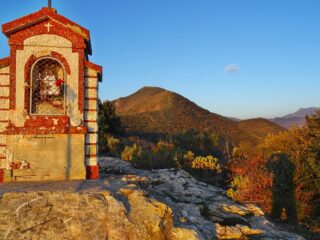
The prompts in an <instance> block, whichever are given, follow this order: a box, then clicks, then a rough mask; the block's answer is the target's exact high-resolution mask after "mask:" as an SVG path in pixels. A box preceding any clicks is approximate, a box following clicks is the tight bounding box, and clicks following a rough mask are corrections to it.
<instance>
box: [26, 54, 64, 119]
mask: <svg viewBox="0 0 320 240" xmlns="http://www.w3.org/2000/svg"><path fill="white" fill-rule="evenodd" d="M31 74H32V76H31V77H32V79H31V99H30V102H31V114H36V115H63V114H65V80H64V79H65V71H64V69H63V67H62V65H61V64H60V63H59V62H58V61H57V60H55V59H52V58H42V59H40V60H38V61H37V62H36V63H35V64H34V65H33V67H32V70H31Z"/></svg>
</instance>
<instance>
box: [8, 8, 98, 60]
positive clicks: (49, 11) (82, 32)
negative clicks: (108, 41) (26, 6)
mask: <svg viewBox="0 0 320 240" xmlns="http://www.w3.org/2000/svg"><path fill="white" fill-rule="evenodd" d="M49 19H51V20H53V21H56V22H58V23H60V24H61V25H63V26H64V27H66V28H68V29H70V30H71V31H73V32H74V33H76V34H77V35H79V36H81V37H83V39H84V40H85V42H86V45H87V51H88V53H89V54H92V51H91V43H90V32H89V30H87V29H86V28H84V27H82V26H80V25H78V24H77V23H75V22H73V21H71V20H69V19H67V18H66V17H64V16H62V15H59V14H58V13H57V11H56V10H55V9H54V8H42V9H41V10H39V11H37V12H35V13H31V14H29V15H26V16H24V17H21V18H18V19H16V20H13V21H11V22H9V23H5V24H3V25H2V32H3V33H4V34H5V35H6V36H7V37H10V35H11V34H13V33H16V32H18V31H21V30H23V29H25V28H29V27H31V26H33V25H36V24H38V23H40V22H43V21H46V20H49Z"/></svg>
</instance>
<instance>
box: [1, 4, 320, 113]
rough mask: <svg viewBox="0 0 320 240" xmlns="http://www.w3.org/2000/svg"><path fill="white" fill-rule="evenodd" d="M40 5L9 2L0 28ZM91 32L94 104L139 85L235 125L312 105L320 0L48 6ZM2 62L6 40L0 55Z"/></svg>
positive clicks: (319, 56)
mask: <svg viewBox="0 0 320 240" xmlns="http://www.w3.org/2000/svg"><path fill="white" fill-rule="evenodd" d="M46 4H47V1H46V0H10V1H6V4H2V6H1V10H0V11H1V14H0V24H3V23H6V22H9V21H11V20H13V19H15V18H18V17H21V16H23V15H26V14H28V13H32V12H35V11H37V10H39V9H40V8H41V7H42V6H45V5H46ZM53 6H54V7H55V8H56V9H57V10H58V12H59V14H62V15H64V16H66V17H68V18H70V19H71V20H73V21H75V22H77V23H79V24H80V25H82V26H84V27H86V28H88V29H89V30H90V31H91V37H92V45H93V56H92V57H91V60H92V61H94V62H96V63H98V64H100V65H102V66H103V67H104V80H103V83H102V84H101V86H100V97H101V98H102V99H109V100H113V99H116V98H118V97H122V96H126V95H129V94H131V93H133V92H134V91H136V90H138V89H139V88H141V87H143V86H159V87H163V88H166V89H168V90H172V91H175V92H178V93H180V94H182V95H184V96H186V97H187V98H189V99H190V100H192V101H194V102H196V103H197V104H198V105H200V106H202V107H204V108H207V109H208V110H210V111H212V112H216V113H219V114H222V115H226V116H233V117H238V118H251V117H258V116H259V117H273V116H282V115H285V114H287V113H290V112H293V111H295V110H297V109H298V108H300V107H311V106H318V107H319V106H320V73H319V70H320V27H319V26H320V14H319V11H320V1H319V0H281V1H279V0H91V1H85V0H67V1H62V0H53ZM7 55H9V48H8V46H7V41H6V38H5V36H4V35H1V37H0V58H1V57H6V56H7Z"/></svg>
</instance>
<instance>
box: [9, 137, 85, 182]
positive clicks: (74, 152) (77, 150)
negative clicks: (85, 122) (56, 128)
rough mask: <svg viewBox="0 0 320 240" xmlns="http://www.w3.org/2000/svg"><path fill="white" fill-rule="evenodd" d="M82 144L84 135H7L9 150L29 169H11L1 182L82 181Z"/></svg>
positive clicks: (83, 169) (83, 175)
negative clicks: (25, 163) (28, 165)
mask: <svg viewBox="0 0 320 240" xmlns="http://www.w3.org/2000/svg"><path fill="white" fill-rule="evenodd" d="M84 143H85V137H84V135H83V134H46V135H9V136H7V148H8V151H10V152H14V159H15V161H17V162H22V161H25V162H28V163H29V164H30V167H31V168H30V169H12V170H10V171H11V176H8V174H7V176H5V179H4V181H5V182H8V181H44V180H70V179H73V180H77V179H78V180H81V179H85V177H86V170H85V163H84V161H83V159H84V157H85V156H84V151H83V146H84ZM31 149H32V150H31Z"/></svg>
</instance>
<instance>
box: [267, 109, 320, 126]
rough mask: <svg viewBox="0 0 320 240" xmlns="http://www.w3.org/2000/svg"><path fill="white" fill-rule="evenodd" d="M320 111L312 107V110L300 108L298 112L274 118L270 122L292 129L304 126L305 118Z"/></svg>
mask: <svg viewBox="0 0 320 240" xmlns="http://www.w3.org/2000/svg"><path fill="white" fill-rule="evenodd" d="M318 110H320V108H315V107H310V108H300V109H299V110H298V111H296V112H294V113H291V114H288V115H286V116H283V117H278V118H273V119H270V121H272V122H274V123H276V124H278V125H280V126H282V127H284V128H287V129H289V128H291V127H293V126H298V127H300V126H303V125H304V124H305V116H306V115H310V114H314V113H315V112H316V111H318Z"/></svg>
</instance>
